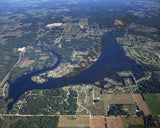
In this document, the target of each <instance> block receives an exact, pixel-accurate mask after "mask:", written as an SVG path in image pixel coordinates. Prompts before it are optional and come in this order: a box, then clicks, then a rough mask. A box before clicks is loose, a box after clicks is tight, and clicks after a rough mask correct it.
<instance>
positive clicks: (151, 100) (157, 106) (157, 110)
mask: <svg viewBox="0 0 160 128" xmlns="http://www.w3.org/2000/svg"><path fill="white" fill-rule="evenodd" d="M143 96H144V98H145V101H146V103H147V105H148V108H149V110H150V111H151V113H152V114H154V115H160V94H156V93H155V94H143Z"/></svg>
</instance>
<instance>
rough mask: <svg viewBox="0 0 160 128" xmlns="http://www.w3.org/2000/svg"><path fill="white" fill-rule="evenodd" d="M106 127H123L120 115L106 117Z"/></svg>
mask: <svg viewBox="0 0 160 128" xmlns="http://www.w3.org/2000/svg"><path fill="white" fill-rule="evenodd" d="M107 128H123V122H122V119H121V117H120V116H119V117H107Z"/></svg>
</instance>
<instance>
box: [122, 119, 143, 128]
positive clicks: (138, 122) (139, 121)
mask: <svg viewBox="0 0 160 128" xmlns="http://www.w3.org/2000/svg"><path fill="white" fill-rule="evenodd" d="M122 121H123V127H124V128H128V127H129V126H132V125H134V126H135V125H138V126H139V128H140V126H144V120H143V117H129V118H127V117H122ZM138 126H137V128H138Z"/></svg>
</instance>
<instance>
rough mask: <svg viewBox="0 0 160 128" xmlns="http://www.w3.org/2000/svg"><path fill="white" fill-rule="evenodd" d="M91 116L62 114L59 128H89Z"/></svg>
mask: <svg viewBox="0 0 160 128" xmlns="http://www.w3.org/2000/svg"><path fill="white" fill-rule="evenodd" d="M89 121H90V120H89V117H80V116H77V117H72V116H70V117H69V116H60V118H59V123H58V127H59V128H84V127H86V128H87V127H88V128H89V124H90V122H89Z"/></svg>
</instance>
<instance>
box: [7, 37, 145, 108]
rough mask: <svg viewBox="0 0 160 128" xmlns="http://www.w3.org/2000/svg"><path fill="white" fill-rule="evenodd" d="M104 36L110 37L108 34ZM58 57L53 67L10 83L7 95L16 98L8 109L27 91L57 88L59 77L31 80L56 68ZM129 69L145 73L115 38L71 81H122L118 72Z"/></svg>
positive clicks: (138, 76)
mask: <svg viewBox="0 0 160 128" xmlns="http://www.w3.org/2000/svg"><path fill="white" fill-rule="evenodd" d="M104 37H106V38H108V37H107V36H104ZM54 54H55V53H54ZM57 57H58V58H59V59H58V62H57V63H56V64H55V65H54V66H53V67H50V68H46V69H42V70H40V71H35V72H32V73H29V74H27V75H23V76H21V77H20V78H18V79H17V80H16V81H15V82H14V83H9V84H10V87H9V96H8V97H7V100H8V99H14V100H13V102H11V103H10V104H9V105H8V110H11V109H12V106H13V104H14V103H15V102H16V101H17V100H18V98H19V97H20V96H21V95H22V94H23V93H24V92H26V91H29V90H33V89H51V88H56V86H55V83H56V82H57V81H58V80H59V79H58V78H56V79H52V78H49V79H48V81H47V82H45V83H43V84H36V83H35V82H33V81H32V80H31V77H32V76H34V75H37V74H39V73H42V72H45V71H48V70H51V69H54V68H56V67H57V66H58V64H59V63H60V60H61V58H60V57H59V56H58V55H57ZM128 70H130V71H132V73H133V74H134V75H135V77H136V78H140V77H141V76H142V75H143V71H142V69H141V67H140V66H139V65H137V64H136V63H135V62H134V61H133V60H131V59H130V58H129V57H127V56H125V53H124V51H123V49H122V47H121V45H119V44H118V43H117V42H116V40H114V41H113V42H112V43H110V45H109V46H108V47H107V48H105V49H104V50H103V52H102V54H101V56H100V57H99V59H98V60H97V61H96V62H95V63H94V64H93V65H92V66H91V67H89V68H88V69H86V70H85V71H83V72H81V73H80V75H78V76H76V77H75V79H74V80H73V81H72V82H71V84H87V83H90V84H94V82H96V81H99V82H101V83H102V84H103V80H104V78H105V77H109V78H112V79H114V80H117V81H120V82H122V79H123V78H121V77H120V76H118V74H117V72H118V71H128ZM137 74H138V75H137ZM64 86H66V85H64Z"/></svg>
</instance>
